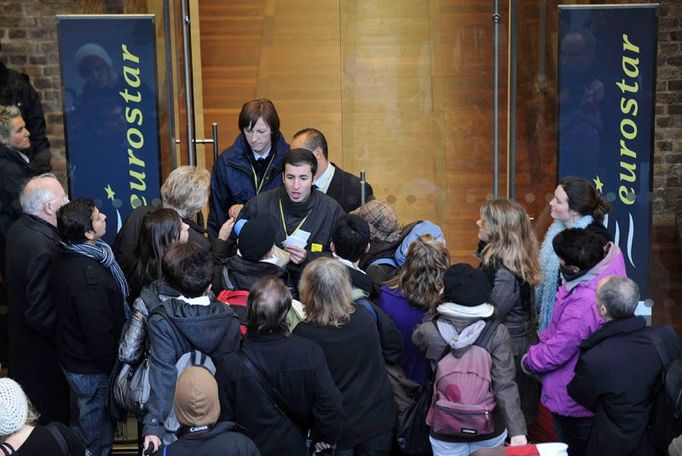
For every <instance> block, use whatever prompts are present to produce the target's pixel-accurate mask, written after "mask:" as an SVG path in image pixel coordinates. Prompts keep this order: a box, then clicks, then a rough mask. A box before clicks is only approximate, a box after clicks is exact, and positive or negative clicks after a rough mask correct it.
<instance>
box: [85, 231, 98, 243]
mask: <svg viewBox="0 0 682 456" xmlns="http://www.w3.org/2000/svg"><path fill="white" fill-rule="evenodd" d="M96 236H97V233H95V230H88V231H86V232H85V239H87V240H88V241H92V240H94V239H95V237H96Z"/></svg>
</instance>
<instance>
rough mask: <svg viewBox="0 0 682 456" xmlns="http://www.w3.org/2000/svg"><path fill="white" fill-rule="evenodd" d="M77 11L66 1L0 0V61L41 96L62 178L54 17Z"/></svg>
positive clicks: (58, 82) (61, 119)
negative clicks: (22, 75)
mask: <svg viewBox="0 0 682 456" xmlns="http://www.w3.org/2000/svg"><path fill="white" fill-rule="evenodd" d="M77 12H78V3H77V2H74V1H68V0H52V1H49V2H45V1H24V2H18V1H14V0H0V40H2V60H3V61H4V62H5V64H6V65H7V66H9V67H10V68H12V69H15V70H18V71H23V72H25V73H26V74H28V75H29V76H30V77H31V82H32V83H33V86H34V87H35V88H36V90H37V91H38V93H39V94H40V97H41V100H42V103H43V110H44V111H45V120H46V122H47V134H48V138H49V139H50V144H51V149H52V155H53V167H54V171H55V173H56V174H58V175H59V177H60V178H62V179H64V178H65V160H64V130H63V126H62V125H63V124H62V122H63V115H62V98H61V92H60V77H59V58H58V50H57V26H56V19H55V15H57V14H74V13H77Z"/></svg>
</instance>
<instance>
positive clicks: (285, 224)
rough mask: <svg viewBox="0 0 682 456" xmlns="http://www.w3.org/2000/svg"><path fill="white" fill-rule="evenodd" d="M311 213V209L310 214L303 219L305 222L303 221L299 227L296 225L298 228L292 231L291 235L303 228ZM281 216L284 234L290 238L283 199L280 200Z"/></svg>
mask: <svg viewBox="0 0 682 456" xmlns="http://www.w3.org/2000/svg"><path fill="white" fill-rule="evenodd" d="M311 212H312V209H310V210H309V211H308V213H307V214H306V215H305V217H303V220H301V222H300V223H299V224H298V225H296V228H294V231H292V232H291V234H294V233H295V232H296V231H297V230H298V229H299V228H300V227H301V225H303V224H304V223H305V221H306V220H307V219H308V216H309V215H310V213H311ZM279 215H280V217H281V219H282V228H284V234H286V235H287V237H289V232H288V231H287V222H286V220H285V219H284V209H282V200H281V199H280V200H279Z"/></svg>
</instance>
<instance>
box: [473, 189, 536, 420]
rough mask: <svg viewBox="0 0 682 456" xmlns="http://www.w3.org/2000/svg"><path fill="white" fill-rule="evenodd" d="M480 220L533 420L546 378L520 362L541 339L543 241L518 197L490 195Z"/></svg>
mask: <svg viewBox="0 0 682 456" xmlns="http://www.w3.org/2000/svg"><path fill="white" fill-rule="evenodd" d="M476 225H477V226H478V239H479V240H480V241H481V242H480V244H479V251H478V255H479V256H480V258H481V268H482V270H483V271H484V272H485V273H486V276H487V277H488V280H489V281H490V283H491V285H492V287H493V289H492V292H491V296H490V298H491V301H492V304H493V305H494V306H495V314H496V317H497V318H498V319H499V320H501V321H502V322H503V323H504V325H505V326H506V327H507V329H508V330H509V335H510V337H511V344H512V351H513V354H514V364H515V365H516V384H517V385H518V387H519V395H520V397H521V408H522V409H523V413H524V416H525V418H526V424H528V425H530V424H532V423H533V422H534V421H535V418H536V416H537V411H538V403H539V399H540V384H539V383H538V382H537V381H536V380H534V379H532V378H530V377H528V376H527V375H526V374H524V373H523V372H522V371H521V369H520V364H519V363H520V362H521V357H522V356H523V355H524V354H525V353H526V351H527V350H528V347H529V346H531V345H533V344H534V343H537V341H538V338H537V314H536V311H535V307H534V305H533V303H534V287H535V286H536V285H537V284H538V283H539V282H540V279H541V277H540V266H539V263H538V241H537V238H536V237H535V232H534V231H533V228H532V227H531V225H530V220H529V219H528V214H526V211H525V210H524V209H523V207H521V205H520V204H519V203H517V202H515V201H510V200H507V199H493V200H489V201H486V202H485V203H484V204H483V206H481V211H480V218H479V219H478V221H477V222H476Z"/></svg>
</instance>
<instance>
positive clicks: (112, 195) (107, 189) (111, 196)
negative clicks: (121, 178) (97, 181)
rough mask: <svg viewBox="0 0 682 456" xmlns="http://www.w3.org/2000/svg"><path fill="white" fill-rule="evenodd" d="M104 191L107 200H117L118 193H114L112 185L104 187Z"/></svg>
mask: <svg viewBox="0 0 682 456" xmlns="http://www.w3.org/2000/svg"><path fill="white" fill-rule="evenodd" d="M104 191H105V192H107V199H110V200H111V201H113V200H114V198H116V193H114V189H112V188H111V184H107V186H106V187H104Z"/></svg>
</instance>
